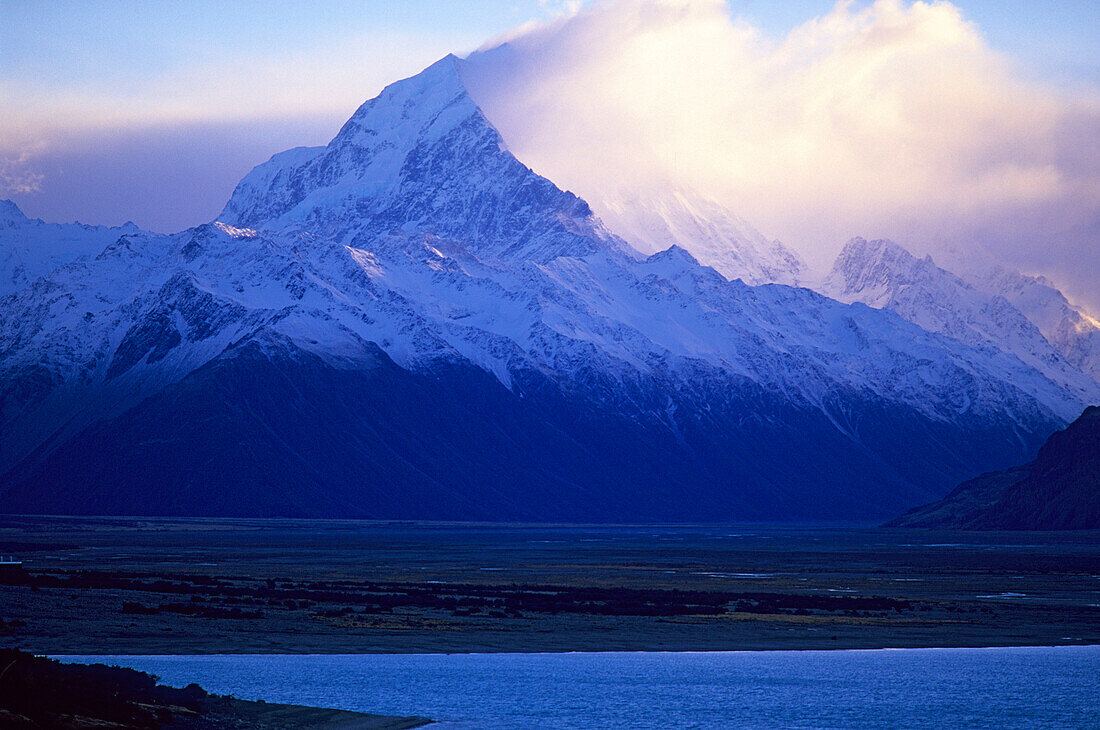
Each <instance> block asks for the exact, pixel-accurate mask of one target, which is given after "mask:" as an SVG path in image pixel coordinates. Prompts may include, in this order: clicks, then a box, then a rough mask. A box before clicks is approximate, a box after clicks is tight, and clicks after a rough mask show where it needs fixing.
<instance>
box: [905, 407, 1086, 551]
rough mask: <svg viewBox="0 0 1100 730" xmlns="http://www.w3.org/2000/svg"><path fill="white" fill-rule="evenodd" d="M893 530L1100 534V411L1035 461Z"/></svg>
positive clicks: (966, 486) (1053, 440)
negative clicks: (1065, 531)
mask: <svg viewBox="0 0 1100 730" xmlns="http://www.w3.org/2000/svg"><path fill="white" fill-rule="evenodd" d="M887 526H889V527H935V528H959V529H972V530H1093V529H1097V528H1100V407H1097V406H1091V407H1089V408H1086V409H1085V412H1084V413H1082V414H1081V417H1080V418H1078V419H1077V420H1076V421H1074V422H1073V423H1072V424H1070V425H1069V427H1068V428H1066V429H1065V430H1064V431H1059V432H1057V433H1055V434H1054V435H1052V436H1051V437H1050V438H1049V439H1048V440H1047V442H1046V443H1045V444H1044V445H1043V447H1042V448H1041V449H1039V454H1038V456H1037V457H1036V459H1035V461H1032V462H1031V463H1029V464H1024V465H1023V466H1018V467H1015V468H1013V469H1007V470H1005V471H999V472H991V473H989V474H983V475H982V476H980V477H978V478H976V479H971V480H970V481H968V482H964V483H962V484H960V485H959V486H958V488H956V489H955V490H954V491H953V492H951V494H949V495H947V497H945V498H944V499H943V500H941V501H939V502H934V503H932V504H928V505H925V506H923V507H918V508H916V509H914V510H912V511H910V512H909V513H907V514H905V515H903V516H901V517H899V518H898V519H896V520H894V521H892V522H890V523H889V524H888V525H887Z"/></svg>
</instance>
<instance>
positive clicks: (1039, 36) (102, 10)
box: [0, 0, 1100, 90]
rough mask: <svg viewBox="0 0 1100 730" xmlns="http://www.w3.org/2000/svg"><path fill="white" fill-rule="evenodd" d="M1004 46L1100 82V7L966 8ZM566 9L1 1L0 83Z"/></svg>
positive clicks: (140, 68)
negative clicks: (8, 80) (16, 79)
mask: <svg viewBox="0 0 1100 730" xmlns="http://www.w3.org/2000/svg"><path fill="white" fill-rule="evenodd" d="M833 4H834V3H833V2H832V1H831V0H790V1H787V2H776V1H775V0H733V1H732V2H731V3H730V6H731V8H732V10H733V12H734V13H735V14H739V15H742V16H744V17H746V18H747V19H750V20H751V21H752V22H753V23H754V24H756V25H758V26H759V27H761V28H763V29H765V30H766V31H769V32H771V33H774V34H781V33H783V32H785V31H786V30H789V29H790V28H792V27H794V26H795V25H798V24H800V23H802V22H804V21H805V20H807V19H809V18H811V17H813V16H816V15H822V14H825V13H827V12H828V11H829V10H830V9H831V8H832V6H833ZM955 4H956V5H957V6H959V7H960V8H961V9H962V10H963V11H964V13H965V14H966V15H967V17H968V18H970V19H971V20H972V21H974V22H976V23H977V24H978V25H979V26H980V27H981V28H982V30H983V33H984V35H985V36H986V38H987V40H988V41H989V42H990V43H991V44H992V45H993V46H994V47H996V48H999V49H1001V50H1003V51H1005V52H1007V53H1010V54H1012V55H1013V56H1015V57H1016V58H1018V59H1019V60H1020V61H1021V62H1022V63H1023V64H1024V65H1026V66H1027V67H1028V68H1029V69H1031V70H1032V71H1033V72H1034V73H1036V74H1038V75H1040V76H1043V77H1046V78H1051V79H1058V80H1060V81H1063V82H1066V83H1078V82H1081V81H1091V82H1097V81H1098V80H1100V59H1098V57H1097V56H1098V54H1097V50H1096V48H1097V46H1098V45H1100V3H1097V2H1093V1H1091V0H1066V1H1063V2H1034V1H1032V2H1028V1H1026V0H958V1H957V2H955ZM564 5H565V3H562V2H538V1H537V0H524V1H522V2H519V1H517V0H465V1H464V2H461V3H455V2H451V1H441V0H405V1H404V2H400V3H394V2H370V1H367V2H351V1H349V0H329V1H328V2H323V1H322V2H308V3H303V2H289V1H288V0H269V1H263V2H257V1H255V0H252V1H249V0H245V1H243V2H225V1H224V0H223V1H221V2H212V1H210V0H193V1H191V2H181V3H175V2H171V3H170V2H137V1H133V0H131V1H127V2H122V1H114V2H112V1H111V0H103V1H102V2H66V1H64V0H60V1H58V2H41V1H40V0H2V1H0V14H2V18H3V22H2V23H0V78H5V79H10V78H13V77H20V76H22V77H28V78H33V79H34V80H35V82H36V83H37V84H40V85H41V88H42V89H44V90H48V89H50V88H57V87H66V86H71V85H74V84H77V85H78V84H94V85H101V86H103V87H106V88H116V89H126V88H128V87H132V86H133V85H140V84H141V83H142V82H143V81H147V80H149V79H153V78H155V77H156V76H157V75H158V74H161V73H165V72H167V71H170V70H172V69H173V68H178V67H180V66H186V65H189V64H195V63H201V62H209V61H219V60H223V59H233V58H241V57H248V56H255V55H264V54H270V53H272V52H273V51H285V50H309V49H311V48H316V47H318V46H322V45H324V44H326V43H332V42H337V41H339V40H341V39H346V38H354V37H356V36H357V35H359V34H362V33H366V32H377V31H379V30H388V31H393V32H395V33H412V34H424V35H426V36H430V37H432V38H439V39H450V40H451V41H452V42H453V44H454V46H455V50H459V51H460V50H470V49H471V48H472V47H474V46H476V45H478V44H480V42H481V41H483V40H485V39H488V38H490V37H492V36H494V35H498V34H500V33H503V32H504V31H506V30H507V29H509V28H512V27H514V26H516V25H518V24H520V23H523V22H525V21H528V20H531V19H539V18H546V17H549V16H551V15H553V14H554V13H555V12H558V11H559V10H560V9H561V8H562V7H563V6H564Z"/></svg>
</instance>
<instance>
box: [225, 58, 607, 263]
mask: <svg viewBox="0 0 1100 730" xmlns="http://www.w3.org/2000/svg"><path fill="white" fill-rule="evenodd" d="M461 63H462V62H461V61H460V60H459V59H458V58H456V57H455V56H453V55H450V56H447V57H444V58H443V59H441V60H439V61H437V62H436V63H434V64H432V65H431V66H429V67H428V68H426V69H425V70H424V71H422V72H421V73H419V74H417V75H416V76H412V77H410V78H407V79H403V80H401V81H398V82H396V83H393V84H391V85H389V86H387V87H386V88H385V89H384V90H383V91H382V93H381V94H379V95H378V96H377V97H375V98H374V99H371V100H370V101H367V102H366V103H364V104H363V105H362V106H360V107H359V109H358V110H357V111H356V112H355V114H354V115H352V117H351V119H349V120H348V121H347V123H346V124H344V126H343V128H341V130H340V132H339V133H338V134H337V135H336V137H334V138H333V140H332V141H331V142H330V143H329V144H328V145H327V146H326V147H323V148H299V149H297V150H291V151H288V152H285V153H282V154H281V155H276V156H275V157H272V158H271V159H270V160H269V161H268V162H266V163H264V164H263V165H260V166H259V167H257V168H255V169H254V170H253V171H252V172H250V173H249V174H248V175H247V176H246V177H245V178H244V180H242V181H241V183H240V184H239V185H238V186H237V189H236V190H234V192H233V196H232V198H231V199H230V200H229V202H228V203H227V204H226V206H225V209H224V210H223V211H222V215H221V216H220V218H219V220H220V221H221V222H222V223H225V224H227V225H229V226H232V227H234V228H242V229H244V228H247V229H257V230H268V231H280V232H291V233H294V232H297V233H308V234H310V235H311V236H313V237H317V238H320V239H323V240H329V241H333V242H337V243H341V244H346V245H352V246H355V247H357V248H365V249H368V250H369V249H371V248H372V247H375V246H378V245H384V244H383V243H382V241H383V240H391V241H392V240H402V239H405V238H407V237H410V236H412V237H416V236H421V235H429V236H432V237H435V238H438V239H444V240H449V241H452V242H454V244H455V245H456V246H457V247H459V248H462V249H465V250H466V251H468V252H470V253H472V254H473V255H475V256H477V257H479V258H481V257H489V258H501V257H507V258H512V259H524V260H525V259H531V260H535V261H549V260H551V259H553V258H557V257H558V256H583V255H586V254H588V253H592V252H594V251H597V250H601V249H609V248H610V249H618V250H622V249H624V247H625V244H623V243H622V242H621V241H619V240H618V239H617V238H615V237H614V236H612V235H610V234H609V233H608V232H607V231H606V230H605V229H604V228H603V227H602V225H601V224H600V223H599V221H598V220H597V219H596V218H595V216H594V215H593V214H592V211H591V209H590V208H589V207H588V205H587V204H586V203H585V202H584V201H582V200H580V199H579V198H577V197H576V196H575V195H573V194H572V193H569V192H566V191H563V190H561V189H559V188H557V187H556V186H555V185H554V184H553V183H552V182H551V181H549V180H547V179H546V178H543V177H541V176H539V175H537V174H535V173H534V172H533V171H532V170H531V169H530V168H528V167H527V166H526V165H524V164H523V163H521V162H520V161H519V160H517V159H516V158H515V157H514V156H513V155H512V154H511V152H509V151H508V150H507V148H506V147H505V144H504V141H503V139H502V138H501V136H500V134H499V133H498V132H497V130H496V128H494V127H493V126H492V124H490V122H489V121H488V120H487V119H486V118H485V115H484V114H482V112H481V109H480V108H479V107H478V106H477V104H475V103H474V101H473V99H472V98H471V97H470V95H469V94H468V93H467V90H466V87H465V86H464V84H463V82H462V78H461V74H460V64H461ZM395 236H396V239H395Z"/></svg>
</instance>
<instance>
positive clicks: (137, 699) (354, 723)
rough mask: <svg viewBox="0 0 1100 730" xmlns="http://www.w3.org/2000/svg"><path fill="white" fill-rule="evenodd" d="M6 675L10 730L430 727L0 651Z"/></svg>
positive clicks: (2, 715)
mask: <svg viewBox="0 0 1100 730" xmlns="http://www.w3.org/2000/svg"><path fill="white" fill-rule="evenodd" d="M0 667H2V669H0V672H2V674H0V677H2V678H3V682H0V727H3V728H6V729H8V730H38V729H41V730H70V729H71V730H76V729H77V728H116V729H117V730H159V729H160V728H165V729H168V728H174V729H176V730H185V729H186V730H229V729H230V728H251V729H252V730H276V729H278V730H294V729H295V728H314V729H315V730H325V729H326V728H328V729H329V730H336V729H337V728H340V729H341V730H399V729H401V728H412V727H419V726H421V725H427V724H428V722H429V721H428V720H426V719H424V718H414V717H385V716H382V715H367V714H363V713H358V712H345V711H343V710H325V709H320V708H316V707H299V706H295V705H279V704H268V703H264V702H247V701H243V700H237V699H233V698H231V697H218V696H216V695H211V694H208V693H207V692H205V691H204V690H203V689H202V688H201V687H199V686H198V685H195V684H192V685H189V686H187V687H185V688H184V689H176V688H174V687H165V686H163V685H159V684H157V680H156V678H155V677H151V676H150V675H148V674H145V673H143V672H137V671H134V670H133V669H121V668H118V667H108V666H104V665H102V664H94V665H91V666H88V665H82V664H61V663H59V662H57V661H55V660H53V659H46V658H44V657H36V656H33V655H31V654H26V653H24V652H21V651H18V650H13V649H5V650H0Z"/></svg>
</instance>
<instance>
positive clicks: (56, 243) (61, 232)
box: [0, 200, 138, 297]
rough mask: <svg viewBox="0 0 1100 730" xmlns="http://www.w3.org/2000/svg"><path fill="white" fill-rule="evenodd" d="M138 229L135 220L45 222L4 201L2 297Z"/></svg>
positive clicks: (0, 210) (0, 211)
mask: <svg viewBox="0 0 1100 730" xmlns="http://www.w3.org/2000/svg"><path fill="white" fill-rule="evenodd" d="M137 232H138V227H137V226H135V225H134V224H133V223H127V224H126V225H124V226H119V227H107V226H85V225H82V224H80V223H66V224H61V223H44V222H43V221H41V220H37V219H31V218H27V217H26V216H25V215H23V211H21V210H19V207H18V206H16V204H15V203H13V202H11V201H10V200H0V297H2V296H4V295H5V294H9V293H11V292H12V291H15V290H16V289H19V288H20V287H24V286H26V285H27V284H28V283H30V282H31V281H34V280H35V279H37V278H38V277H40V276H42V275H44V274H48V273H49V272H51V271H53V270H54V269H56V268H57V267H58V266H61V265H63V264H67V263H69V262H70V261H78V260H83V259H88V258H91V257H93V256H95V255H96V254H98V253H99V252H100V251H102V250H103V249H104V248H105V247H106V246H108V245H109V244H111V243H113V242H114V241H115V240H117V239H118V237H119V236H122V235H125V234H127V233H137Z"/></svg>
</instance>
